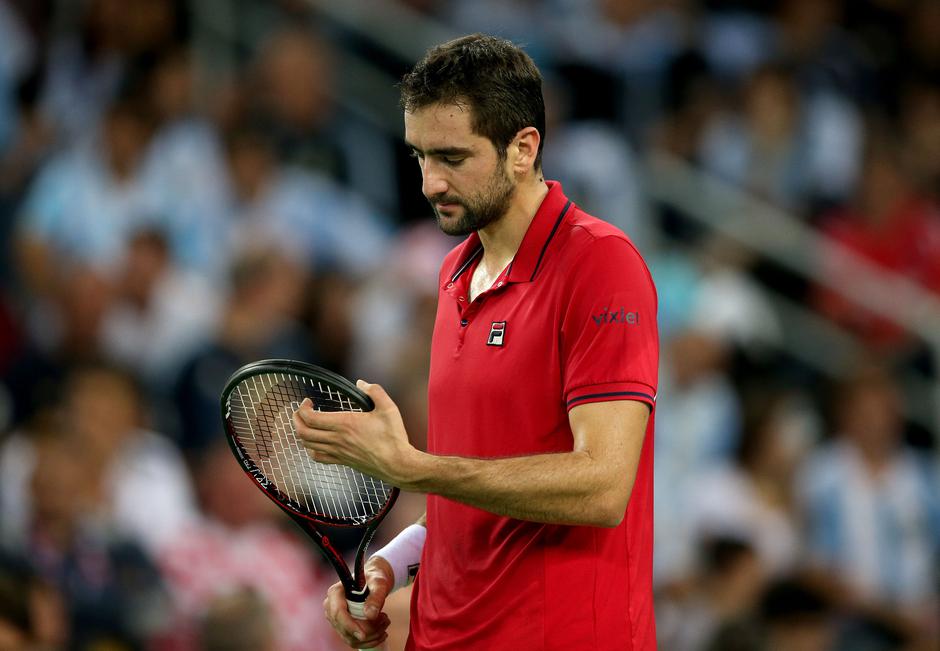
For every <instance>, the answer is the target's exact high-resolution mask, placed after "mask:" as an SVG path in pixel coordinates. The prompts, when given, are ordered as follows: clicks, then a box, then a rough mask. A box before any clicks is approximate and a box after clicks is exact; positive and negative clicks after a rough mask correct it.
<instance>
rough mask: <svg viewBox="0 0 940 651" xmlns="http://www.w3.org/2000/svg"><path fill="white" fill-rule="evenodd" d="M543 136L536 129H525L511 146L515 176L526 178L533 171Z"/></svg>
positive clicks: (514, 139) (510, 158) (509, 148)
mask: <svg viewBox="0 0 940 651" xmlns="http://www.w3.org/2000/svg"><path fill="white" fill-rule="evenodd" d="M541 142H542V136H541V135H540V134H539V130H538V129H536V128H535V127H523V128H522V129H520V130H519V132H518V133H516V136H515V138H513V139H512V142H511V143H510V144H509V147H508V150H507V151H508V153H509V156H508V158H509V162H510V165H511V166H512V173H513V175H514V176H525V175H526V174H528V173H529V170H531V169H533V167H534V165H535V159H536V157H537V156H538V153H539V144H541Z"/></svg>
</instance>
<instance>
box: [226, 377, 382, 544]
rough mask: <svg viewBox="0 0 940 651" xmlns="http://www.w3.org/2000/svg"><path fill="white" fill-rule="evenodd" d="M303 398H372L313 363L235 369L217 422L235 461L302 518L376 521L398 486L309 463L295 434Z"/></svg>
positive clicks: (347, 406) (320, 402) (365, 407)
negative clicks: (295, 414)
mask: <svg viewBox="0 0 940 651" xmlns="http://www.w3.org/2000/svg"><path fill="white" fill-rule="evenodd" d="M304 398H310V399H311V401H312V402H313V404H314V408H315V409H319V410H321V411H359V412H365V411H371V410H372V409H374V408H375V405H374V404H373V402H372V400H371V398H369V396H367V395H366V394H365V393H363V392H362V391H360V390H359V388H358V387H356V385H354V384H353V383H352V382H350V381H349V380H347V379H346V378H344V377H343V376H341V375H339V374H337V373H333V372H331V371H328V370H326V369H323V368H320V367H318V366H315V365H313V364H308V363H305V362H299V361H294V360H286V359H266V360H260V361H257V362H253V363H251V364H247V365H245V366H243V367H242V368H240V369H238V370H237V371H236V372H235V373H234V374H232V376H231V377H230V378H229V380H228V381H227V382H226V384H225V388H224V389H223V391H222V398H221V407H222V421H223V423H224V425H225V432H226V437H227V439H228V442H229V446H230V447H231V448H232V452H233V453H234V455H235V457H236V459H237V460H238V462H239V463H240V464H241V466H242V468H243V469H244V470H245V472H246V473H247V474H248V476H249V477H251V479H252V480H253V481H254V482H255V484H256V485H257V486H258V487H259V488H260V489H261V490H262V491H263V492H264V493H265V495H267V496H268V497H269V498H270V499H271V500H272V501H274V503H276V504H277V505H278V506H279V507H281V508H282V509H283V510H284V511H286V512H287V513H288V514H289V515H290V516H292V517H293V518H294V519H297V520H298V521H301V522H308V523H313V524H321V525H327V526H337V527H362V526H367V525H369V526H371V527H373V528H374V526H378V523H379V522H380V521H381V519H382V518H383V517H385V514H386V513H387V512H388V510H389V509H390V508H391V507H392V505H393V504H394V503H395V500H396V499H397V497H398V492H399V491H398V488H396V487H394V486H391V485H390V484H386V483H385V482H383V481H381V480H379V479H376V478H374V477H370V476H369V475H365V474H363V473H361V472H359V471H358V470H354V469H352V468H349V467H347V466H342V465H339V464H324V463H319V462H317V461H314V460H313V459H311V458H310V456H309V455H308V454H307V451H306V449H305V448H304V447H303V445H302V444H301V443H300V439H299V438H298V437H297V435H296V431H295V429H294V422H293V413H294V411H295V410H296V409H297V408H298V407H299V406H300V403H301V402H302V401H303V399H304Z"/></svg>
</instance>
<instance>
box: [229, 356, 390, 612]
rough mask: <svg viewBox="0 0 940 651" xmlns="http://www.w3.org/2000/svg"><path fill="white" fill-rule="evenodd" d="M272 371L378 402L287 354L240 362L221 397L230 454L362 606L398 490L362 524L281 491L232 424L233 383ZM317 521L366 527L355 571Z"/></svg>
mask: <svg viewBox="0 0 940 651" xmlns="http://www.w3.org/2000/svg"><path fill="white" fill-rule="evenodd" d="M270 374H293V375H302V376H305V377H307V378H308V379H310V380H312V381H315V382H322V383H325V384H328V385H331V386H332V387H333V388H334V389H338V390H341V391H343V392H344V393H345V394H347V397H349V398H350V401H351V402H352V403H353V404H354V405H355V406H357V407H360V408H361V409H362V411H364V412H366V411H372V410H373V409H374V408H375V404H374V403H373V402H372V399H371V398H370V397H369V396H367V395H366V394H365V393H363V392H362V391H361V390H360V389H359V388H358V387H357V386H356V385H355V384H353V383H352V382H350V381H349V380H347V379H346V378H344V377H343V376H342V375H339V374H337V373H333V372H332V371H328V370H326V369H324V368H320V367H319V366H315V365H313V364H308V363H306V362H298V361H295V360H289V359H263V360H259V361H257V362H252V363H251V364H246V365H245V366H242V367H241V368H240V369H238V370H237V371H235V373H233V374H232V376H231V377H230V378H229V379H228V381H227V382H226V383H225V388H224V389H223V390H222V398H221V407H222V422H223V423H224V425H225V438H226V439H227V440H228V444H229V447H230V448H231V449H232V453H233V454H234V455H235V458H236V459H237V460H238V463H239V465H241V467H242V470H244V471H245V474H246V475H248V477H249V478H250V479H251V480H252V481H253V482H254V483H255V485H256V486H257V487H258V488H259V489H261V491H262V492H263V493H264V494H265V495H267V496H268V498H269V499H270V500H271V501H272V502H274V503H275V504H277V505H278V506H279V507H280V508H281V510H282V511H284V512H285V513H287V515H289V516H290V517H291V519H292V520H293V521H294V522H295V523H296V524H297V525H298V526H299V527H300V528H301V529H303V530H304V532H305V533H306V534H307V535H309V536H310V537H311V538H312V539H313V541H314V542H315V543H316V544H317V547H318V548H319V549H320V551H321V552H322V553H323V556H324V557H325V558H326V560H327V561H328V562H329V563H330V565H332V566H333V569H334V570H336V574H337V576H339V580H340V581H341V582H342V584H343V588H344V590H345V592H346V599H347V600H348V601H349V602H351V603H350V606H352V605H353V604H358V605H360V609H361V604H362V602H364V601H365V599H366V597H367V596H368V595H369V589H368V588H367V587H366V585H365V570H364V564H365V553H366V550H367V548H368V547H369V544H370V543H371V542H372V538H373V537H374V536H375V532H376V530H377V529H378V527H379V525H380V524H381V523H382V520H383V519H384V518H385V516H386V514H387V513H388V511H389V510H390V509H391V508H392V506H393V505H394V504H395V500H396V499H398V493H399V489H398V488H397V487H395V486H392V487H391V494H390V496H389V498H388V500H387V501H386V503H385V505H384V506H383V507H382V509H381V510H380V511H379V512H378V513H376V514H375V515H374V516H373V517H372V518H371V519H370V520H369V521H368V522H367V523H366V524H364V525H363V524H356V523H350V522H348V521H347V520H344V519H339V518H332V517H330V516H328V515H325V514H322V515H318V514H312V513H309V512H305V509H303V508H302V507H301V506H300V504H298V503H297V502H296V501H295V500H293V499H291V498H290V497H289V496H287V495H285V494H284V493H282V492H281V491H280V490H279V489H278V488H277V486H276V485H275V484H274V482H272V481H271V480H269V479H268V478H267V477H266V476H265V474H264V472H263V471H262V470H261V469H260V468H258V466H257V465H255V463H254V461H252V459H251V457H250V456H249V455H248V453H247V452H246V451H245V449H244V448H243V446H242V444H241V443H239V441H238V436H237V434H236V432H235V428H234V425H233V424H232V422H231V398H232V394H233V392H234V391H235V388H236V387H237V386H238V385H239V384H241V383H242V382H243V381H245V380H247V379H248V378H251V377H254V376H257V375H270ZM318 526H327V527H349V528H363V535H362V540H361V541H360V543H359V547H358V548H357V549H356V557H355V561H354V564H353V569H352V570H350V568H349V566H348V565H347V564H346V560H345V559H344V558H343V555H342V554H341V553H340V551H339V550H338V549H336V547H335V546H334V545H333V543H332V541H331V540H330V538H329V536H327V535H326V534H324V533H323V532H322V531H320V530H319V529H318ZM360 619H361V617H360Z"/></svg>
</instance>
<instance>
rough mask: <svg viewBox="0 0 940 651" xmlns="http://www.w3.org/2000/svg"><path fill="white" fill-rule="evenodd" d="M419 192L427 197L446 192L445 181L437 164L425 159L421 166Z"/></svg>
mask: <svg viewBox="0 0 940 651" xmlns="http://www.w3.org/2000/svg"><path fill="white" fill-rule="evenodd" d="M421 192H423V193H424V196H425V197H427V198H429V199H430V198H431V197H434V196H437V195H441V194H445V193H446V192H447V181H446V180H445V179H444V176H443V175H442V174H441V171H440V169H438V166H437V165H434V164H433V163H432V162H431V161H429V160H425V162H424V166H422V168H421Z"/></svg>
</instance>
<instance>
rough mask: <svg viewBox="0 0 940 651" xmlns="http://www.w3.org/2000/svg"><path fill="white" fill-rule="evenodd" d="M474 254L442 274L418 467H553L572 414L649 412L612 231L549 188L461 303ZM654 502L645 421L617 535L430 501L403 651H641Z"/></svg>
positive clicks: (651, 366)
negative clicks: (514, 248) (495, 265)
mask: <svg viewBox="0 0 940 651" xmlns="http://www.w3.org/2000/svg"><path fill="white" fill-rule="evenodd" d="M481 255H482V249H481V247H480V240H479V237H478V236H477V235H476V234H473V235H471V236H470V237H469V238H467V240H465V241H464V242H463V243H462V244H460V245H459V246H457V247H456V248H455V249H454V250H453V251H451V252H450V254H449V255H448V256H447V258H446V259H445V261H444V264H443V267H442V269H441V278H440V280H441V282H440V293H439V303H438V310H437V321H436V323H435V327H434V338H433V341H432V345H431V375H430V386H429V400H430V413H429V429H428V450H429V452H431V453H433V454H439V455H457V456H465V457H478V458H487V457H506V456H520V455H532V454H542V453H549V452H565V451H570V450H571V449H572V446H573V437H572V433H571V428H570V426H569V424H568V410H569V409H571V408H572V407H574V406H576V405H581V404H584V403H587V402H598V401H606V400H638V401H641V402H644V403H646V404H648V405H649V406H650V408H651V409H653V408H654V405H655V396H656V382H657V366H658V350H659V345H658V339H657V334H656V294H655V289H654V287H653V282H652V279H651V278H650V275H649V272H648V271H647V269H646V265H645V264H644V263H643V260H642V258H641V257H640V255H639V253H638V252H637V251H636V249H635V248H634V247H633V245H632V244H631V243H630V241H629V239H627V237H626V236H625V235H624V234H623V233H622V232H621V231H619V230H618V229H616V228H615V227H613V226H611V225H610V224H607V223H605V222H602V221H600V220H598V219H595V218H594V217H591V216H589V215H587V214H585V213H584V212H582V211H581V210H580V209H578V208H577V206H575V205H574V204H573V203H571V202H570V201H569V200H568V199H567V198H566V197H565V196H564V194H563V193H562V189H561V186H560V185H559V184H558V183H554V182H549V193H548V195H547V196H546V197H545V200H544V201H543V202H542V205H541V207H540V208H539V210H538V212H537V214H536V215H535V218H534V219H533V221H532V223H531V225H530V226H529V229H528V231H527V232H526V235H525V237H524V239H523V241H522V244H521V246H520V248H519V251H518V252H517V253H516V256H515V258H514V260H513V262H512V264H510V265H509V267H508V268H507V269H506V271H505V272H503V274H502V275H501V276H500V277H499V278H498V279H497V281H496V282H495V283H494V285H493V287H492V288H491V289H490V290H488V291H487V292H485V293H483V294H482V295H480V296H479V297H477V299H476V300H474V301H473V302H472V303H471V302H469V296H468V295H469V290H470V278H471V277H472V275H473V270H474V268H475V266H476V264H478V262H479V260H480V257H481ZM625 481H626V480H625ZM652 487H653V418H652V416H651V417H650V420H649V425H648V427H647V430H646V437H645V440H644V443H643V450H642V454H641V456H640V463H639V468H638V471H637V477H636V481H635V483H634V485H633V491H632V493H631V496H630V501H629V504H628V506H627V511H626V516H625V518H624V520H623V522H622V523H621V524H620V526H618V527H615V528H600V527H588V526H566V525H550V524H540V523H535V522H527V521H522V520H516V519H513V518H507V517H503V516H499V515H494V514H492V513H488V512H486V511H483V510H480V509H477V508H474V507H471V506H466V505H464V504H460V503H458V502H454V501H452V500H448V499H445V498H443V497H439V496H435V495H431V496H429V497H428V504H427V508H428V511H427V519H428V522H427V524H428V535H427V542H426V543H425V547H424V553H423V555H422V559H421V570H420V572H419V573H418V578H417V581H416V584H415V589H414V593H413V597H412V619H411V636H410V639H409V642H408V647H407V648H408V649H411V650H431V649H448V650H450V651H455V650H463V649H467V650H471V649H472V650H480V651H499V650H501V649H506V650H507V651H508V650H510V649H511V650H513V651H518V650H519V649H527V650H528V649H532V650H537V649H559V650H560V649H564V650H565V651H572V650H577V649H585V650H587V649H591V650H594V649H612V650H613V649H616V650H620V651H623V650H647V649H654V648H655V646H656V641H655V624H654V618H653V598H652V546H653V518H652V515H653V513H652V509H653V492H652Z"/></svg>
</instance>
